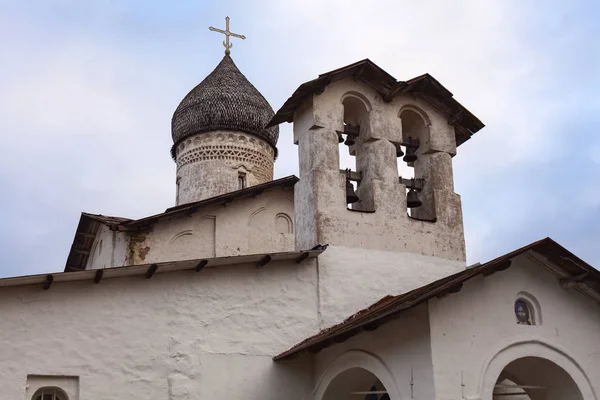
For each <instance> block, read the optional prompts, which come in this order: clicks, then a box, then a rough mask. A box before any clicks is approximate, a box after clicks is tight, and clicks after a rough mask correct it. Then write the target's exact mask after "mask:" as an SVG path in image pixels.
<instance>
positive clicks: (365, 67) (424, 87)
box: [267, 59, 485, 146]
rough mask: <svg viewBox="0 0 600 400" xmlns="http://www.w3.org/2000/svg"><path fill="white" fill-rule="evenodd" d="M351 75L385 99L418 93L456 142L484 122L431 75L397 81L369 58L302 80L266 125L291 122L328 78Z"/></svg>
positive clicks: (318, 91) (460, 140)
mask: <svg viewBox="0 0 600 400" xmlns="http://www.w3.org/2000/svg"><path fill="white" fill-rule="evenodd" d="M347 77H352V78H353V79H355V80H359V81H362V82H364V83H366V84H367V85H369V86H371V87H372V88H373V89H374V90H375V91H376V92H378V93H379V94H381V95H382V97H383V99H384V100H385V101H391V100H392V99H393V98H394V96H396V95H397V94H400V93H413V94H417V95H419V96H420V97H422V98H423V99H424V100H425V101H427V102H428V103H430V104H431V105H432V106H434V107H435V108H436V109H437V110H438V111H439V112H441V113H442V114H443V115H445V116H446V118H447V119H448V120H449V121H450V124H451V125H453V126H454V128H455V135H456V145H457V146H459V145H461V144H463V143H464V142H466V141H467V140H469V139H470V138H471V136H472V135H473V134H474V133H476V132H477V131H479V130H480V129H481V128H483V127H484V126H485V125H484V124H483V123H482V122H481V121H480V120H479V119H478V118H477V117H476V116H475V115H473V114H472V113H471V112H470V111H469V110H467V109H466V108H465V107H464V106H462V105H461V104H460V103H459V102H458V101H456V100H455V99H454V98H453V94H452V93H451V92H450V91H449V90H448V89H446V88H445V87H444V86H443V85H442V84H441V83H439V82H438V81H437V80H436V79H435V78H434V77H433V76H431V75H429V74H423V75H421V76H417V77H415V78H412V79H409V80H408V81H398V80H396V78H394V77H393V76H392V75H390V74H389V73H387V72H386V71H384V70H383V69H382V68H381V67H379V66H378V65H377V64H375V63H374V62H372V61H371V60H369V59H364V60H361V61H358V62H355V63H354V64H350V65H347V66H345V67H342V68H338V69H336V70H333V71H330V72H326V73H324V74H321V75H319V77H318V78H317V79H313V80H312V81H308V82H305V83H303V84H302V85H300V86H299V87H298V89H296V91H295V92H294V93H293V94H292V96H291V97H290V98H289V99H287V100H286V102H285V103H284V104H283V106H281V108H280V109H279V111H277V113H276V114H275V116H274V117H273V119H271V121H270V122H269V123H268V124H267V127H270V126H275V125H278V124H281V123H282V122H292V121H293V120H294V111H295V110H296V109H297V108H298V107H299V106H300V104H302V103H303V102H304V100H305V99H306V98H307V97H308V96H310V95H312V94H313V93H321V92H322V91H323V90H324V89H325V87H326V86H327V85H329V84H330V83H331V82H334V81H337V80H341V79H344V78H347Z"/></svg>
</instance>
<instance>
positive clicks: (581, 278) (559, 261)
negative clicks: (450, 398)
mask: <svg viewBox="0 0 600 400" xmlns="http://www.w3.org/2000/svg"><path fill="white" fill-rule="evenodd" d="M526 252H533V253H534V255H538V256H541V257H542V258H543V259H545V260H543V259H542V260H540V261H542V262H543V265H544V266H546V267H547V268H548V269H549V270H550V271H551V272H552V273H554V274H555V275H557V276H558V278H559V279H560V282H561V284H562V285H565V286H570V287H573V288H574V289H576V290H578V291H580V292H582V293H584V294H586V295H591V296H592V297H594V298H595V299H596V300H598V301H600V271H598V270H596V269H595V268H594V267H592V266H591V265H589V264H587V263H586V262H585V261H583V260H581V259H580V258H579V257H577V256H575V255H574V254H573V253H571V252H570V251H568V250H567V249H565V248H564V247H562V246H561V245H560V244H558V243H556V242H555V241H554V240H552V239H550V238H545V239H542V240H539V241H537V242H533V243H531V244H529V245H527V246H524V247H521V248H520V249H517V250H515V251H513V252H510V253H508V254H505V255H503V256H501V257H498V258H496V259H494V260H492V261H489V262H487V263H485V264H481V265H477V266H475V267H472V268H468V269H466V270H464V271H461V272H458V273H456V274H454V275H450V276H447V277H445V278H442V279H440V280H437V281H435V282H432V283H430V284H428V285H425V286H422V287H420V288H417V289H414V290H411V291H410V292H407V293H404V294H401V295H398V296H386V297H384V298H382V299H381V300H379V301H378V302H377V303H375V304H373V305H371V306H370V307H368V308H366V309H364V310H361V311H359V312H357V313H356V314H353V315H351V316H350V317H348V318H347V319H346V320H345V321H343V322H342V323H340V324H337V325H334V326H332V327H330V328H327V329H325V330H323V331H321V332H319V333H318V334H316V335H314V336H312V337H309V338H308V339H306V340H304V341H302V342H300V343H299V344H297V345H295V346H294V347H292V348H291V349H289V350H287V351H285V352H283V353H281V354H279V355H277V356H275V357H274V358H273V359H274V360H275V361H283V360H289V359H292V358H294V357H297V356H298V355H300V354H302V353H306V352H309V353H316V352H318V351H320V350H322V349H324V348H325V347H328V346H331V345H333V344H335V343H340V342H343V341H345V340H347V339H348V338H350V337H352V336H354V335H357V334H359V333H360V332H362V331H373V330H375V329H377V328H378V327H379V326H381V325H383V324H385V323H386V322H389V321H390V320H392V319H394V318H396V317H397V316H398V315H399V313H401V312H402V311H404V310H407V309H409V308H412V307H415V306H417V305H419V304H422V303H424V302H426V301H428V300H429V299H431V298H433V297H436V296H437V297H442V296H445V295H448V294H451V293H457V292H459V291H460V290H461V289H462V286H463V283H464V282H466V281H468V280H470V279H472V278H474V277H476V276H479V275H483V276H489V275H492V274H494V273H496V272H499V271H504V270H505V269H507V268H509V267H510V266H511V263H512V259H513V258H514V257H516V256H518V255H521V254H523V253H526ZM538 259H539V258H538ZM546 260H547V261H549V262H550V265H548V264H549V263H546V262H545V261H546Z"/></svg>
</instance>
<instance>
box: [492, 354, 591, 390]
mask: <svg viewBox="0 0 600 400" xmlns="http://www.w3.org/2000/svg"><path fill="white" fill-rule="evenodd" d="M564 399H569V400H583V396H582V394H581V391H580V390H579V388H578V387H577V384H576V383H575V381H574V380H573V378H572V377H571V376H570V375H569V373H568V372H567V371H565V370H564V369H562V368H561V367H560V366H558V365H557V364H555V363H553V362H552V361H550V360H547V359H544V358H540V357H522V358H519V359H517V360H514V361H512V362H510V363H509V364H508V365H506V366H505V367H504V369H503V370H502V372H501V373H500V375H499V376H498V378H497V380H496V385H495V386H494V392H493V400H564Z"/></svg>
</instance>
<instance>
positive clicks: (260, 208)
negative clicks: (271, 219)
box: [248, 207, 266, 226]
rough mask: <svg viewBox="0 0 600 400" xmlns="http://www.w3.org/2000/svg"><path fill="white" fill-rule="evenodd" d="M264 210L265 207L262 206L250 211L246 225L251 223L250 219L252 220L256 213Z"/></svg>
mask: <svg viewBox="0 0 600 400" xmlns="http://www.w3.org/2000/svg"><path fill="white" fill-rule="evenodd" d="M265 210H266V208H264V207H259V208H258V209H257V210H254V211H253V212H252V214H250V217H248V225H250V226H251V225H252V221H253V220H254V218H256V216H257V215H258V214H260V213H261V212H263V211H265Z"/></svg>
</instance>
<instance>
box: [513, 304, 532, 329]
mask: <svg viewBox="0 0 600 400" xmlns="http://www.w3.org/2000/svg"><path fill="white" fill-rule="evenodd" d="M515 316H516V317H517V324H518V325H533V323H532V316H531V307H529V304H528V303H527V302H526V301H525V300H522V299H519V300H517V301H515Z"/></svg>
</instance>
